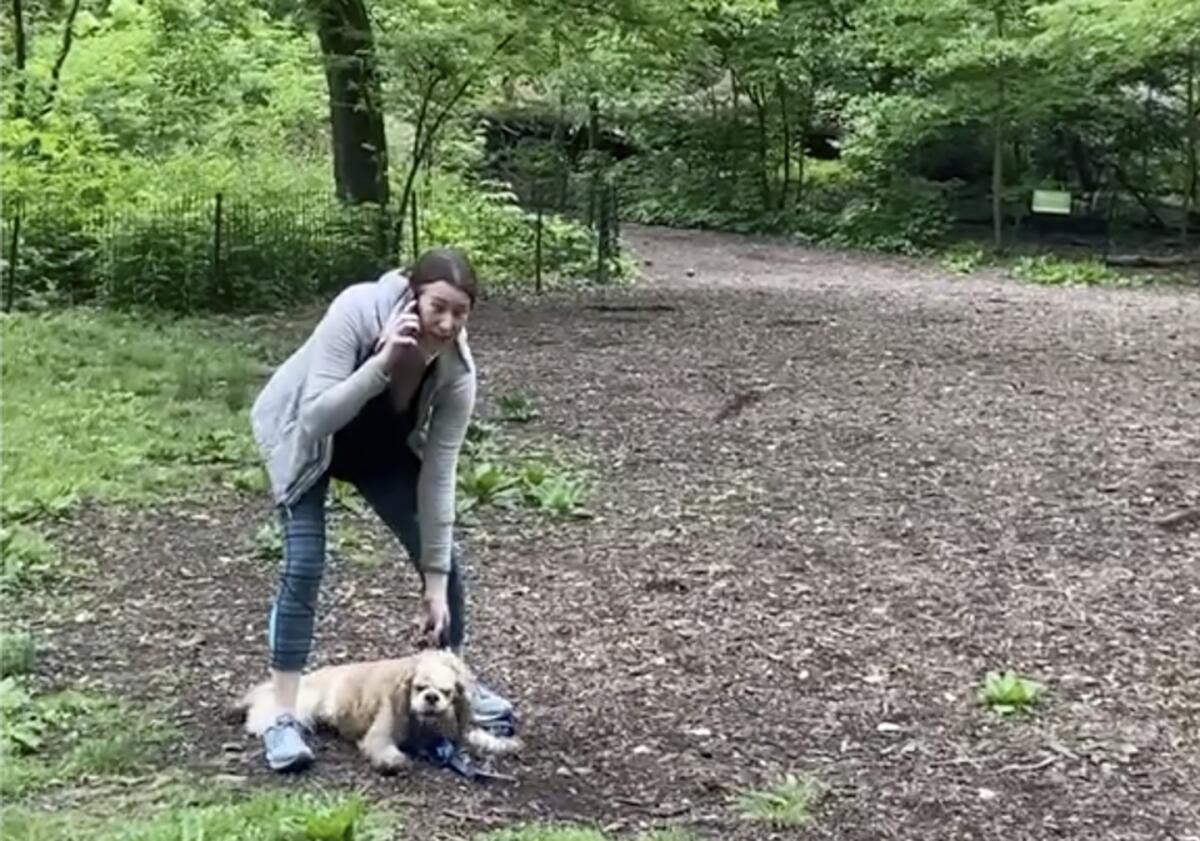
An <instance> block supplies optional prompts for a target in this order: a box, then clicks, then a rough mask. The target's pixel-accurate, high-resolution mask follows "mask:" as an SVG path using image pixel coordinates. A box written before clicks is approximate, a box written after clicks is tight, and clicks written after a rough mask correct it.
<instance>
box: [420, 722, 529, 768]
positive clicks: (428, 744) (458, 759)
mask: <svg viewBox="0 0 1200 841" xmlns="http://www.w3.org/2000/svg"><path fill="white" fill-rule="evenodd" d="M477 726H480V727H483V728H484V729H486V730H488V731H490V732H491V733H492V734H493V735H495V736H500V737H511V736H514V735H516V727H515V726H514V724H513V720H512V716H511V715H505V716H502V717H500V718H496V719H493V720H491V721H488V722H487V723H486V724H477ZM402 749H403V750H404V751H405V752H406V753H408V754H409V755H410V756H412V757H413V758H414V759H420V760H423V761H425V762H428V763H430V764H431V765H437V766H439V767H441V768H448V769H450V770H451V771H453V772H454V773H456V774H458V775H459V776H460V777H463V778H464V779H468V780H474V781H477V782H487V781H488V780H499V781H503V782H516V780H517V778H516V777H514V776H512V775H511V774H502V773H500V772H499V771H493V770H491V769H490V768H485V767H483V766H481V765H477V764H476V763H474V762H473V761H471V757H470V756H469V755H468V754H467V752H466V751H464V750H463V749H462V748H461V747H460V746H459V745H457V744H455V743H454V742H453V741H451V740H450V739H447V738H446V737H444V736H439V737H437V738H435V739H429V740H426V741H422V742H417V743H415V744H408V745H405V746H404V747H403V748H402Z"/></svg>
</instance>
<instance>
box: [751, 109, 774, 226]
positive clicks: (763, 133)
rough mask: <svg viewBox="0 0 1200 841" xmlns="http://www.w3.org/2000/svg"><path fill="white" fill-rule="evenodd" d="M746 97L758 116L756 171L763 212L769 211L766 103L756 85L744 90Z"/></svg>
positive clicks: (769, 188)
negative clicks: (757, 171) (759, 181)
mask: <svg viewBox="0 0 1200 841" xmlns="http://www.w3.org/2000/svg"><path fill="white" fill-rule="evenodd" d="M746 95H747V96H748V97H749V98H750V102H752V103H753V104H754V111H755V113H756V114H757V115H758V170H759V176H760V177H761V179H762V183H761V187H762V206H763V210H764V211H766V210H770V209H771V174H770V173H769V172H768V171H767V163H768V155H767V103H766V102H765V99H766V97H765V95H764V93H763V90H762V88H760V87H759V86H758V85H750V86H748V87H747V89H746Z"/></svg>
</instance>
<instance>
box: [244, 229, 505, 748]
mask: <svg viewBox="0 0 1200 841" xmlns="http://www.w3.org/2000/svg"><path fill="white" fill-rule="evenodd" d="M475 297H476V282H475V274H474V271H473V269H472V267H471V264H470V262H469V261H468V259H467V257H466V255H465V254H463V253H462V252H461V251H459V250H457V249H434V250H431V251H427V252H426V253H425V254H423V255H422V256H421V257H420V259H418V260H417V262H416V264H415V265H414V266H413V267H412V270H411V272H410V273H408V274H407V276H406V274H405V273H404V272H401V271H392V272H388V273H387V274H385V275H383V276H382V277H381V278H379V280H377V281H374V282H368V283H359V284H355V285H353V286H350V287H348V288H346V289H345V290H344V291H342V292H341V293H340V294H339V295H338V296H337V297H336V298H335V299H334V301H333V302H332V303H331V304H330V306H329V308H328V310H327V311H326V312H325V315H324V317H323V318H322V319H321V321H320V323H319V324H318V325H317V326H316V328H315V329H314V330H313V332H312V334H311V335H310V336H309V337H308V339H307V340H306V341H305V342H304V344H303V345H301V346H300V348H299V349H298V350H296V351H295V352H294V353H293V354H292V355H291V357H289V358H288V359H287V360H286V361H285V362H284V363H283V365H281V366H280V367H279V368H278V369H277V370H276V371H275V373H274V375H273V376H272V377H271V379H270V381H269V382H268V383H267V385H266V387H265V388H264V389H263V391H262V393H261V394H260V395H259V396H258V398H257V399H256V400H255V403H254V407H253V409H252V411H251V425H252V427H253V430H254V437H255V439H256V441H257V443H258V446H259V447H260V449H261V451H262V454H263V456H264V458H265V460H266V466H267V473H268V476H269V478H270V483H271V490H272V494H273V496H274V499H275V502H276V504H277V507H278V509H279V512H280V519H281V522H282V527H283V554H284V564H283V574H282V578H281V581H280V584H279V590H278V593H277V595H276V598H275V602H274V606H273V608H272V610H271V616H270V623H269V634H270V649H271V676H272V683H273V685H274V690H275V699H276V705H277V709H276V716H275V724H274V726H272V727H271V728H269V729H268V730H267V732H266V733H265V734H264V736H263V743H264V748H265V753H266V759H267V763H268V765H270V767H271V768H273V769H275V770H278V771H289V770H298V769H301V768H303V767H305V766H307V765H309V764H310V763H311V762H312V760H313V758H314V757H313V752H312V750H311V749H310V748H309V746H308V745H307V744H306V743H305V740H304V733H303V731H302V729H301V727H300V726H299V724H298V723H297V721H296V719H295V717H294V711H295V707H296V693H297V688H298V686H299V681H300V673H301V671H302V669H303V668H304V666H305V664H306V663H307V660H308V656H309V652H310V648H311V645H312V634H313V625H314V621H315V614H316V605H317V594H318V590H319V588H320V583H321V574H322V571H323V567H324V562H325V496H326V491H327V489H328V487H329V480H330V478H331V477H333V478H338V479H342V480H345V481H347V482H350V483H352V484H353V485H354V486H355V487H356V488H357V489H358V491H359V492H360V493H361V494H362V496H363V497H364V498H365V499H366V500H367V501H368V503H369V504H370V505H371V507H372V508H373V509H374V510H375V512H376V513H377V514H378V515H379V517H380V518H381V519H382V520H383V521H384V523H386V524H387V526H388V527H389V528H390V529H391V530H392V532H393V533H394V534H395V535H396V537H397V538H398V539H399V540H400V542H401V544H402V545H403V546H404V548H405V550H406V551H407V553H408V555H409V558H410V560H411V561H412V562H413V563H414V564H415V565H416V568H417V570H418V572H419V573H420V576H421V581H422V598H421V616H420V621H421V626H422V630H423V632H424V635H425V639H426V642H427V643H428V644H432V645H440V646H449V647H450V648H451V649H453V650H455V651H460V650H461V647H462V644H463V638H464V635H465V618H466V617H465V607H466V604H465V601H466V600H465V588H464V584H463V572H462V569H461V562H460V560H459V557H458V553H457V551H456V550H455V548H454V546H453V527H454V512H455V504H454V493H455V472H456V469H457V464H458V456H459V452H460V450H461V448H462V444H463V440H464V438H465V436H466V432H467V424H468V421H469V420H470V417H471V412H472V410H473V408H474V405H475V389H476V371H475V363H474V360H473V359H472V356H471V352H470V349H469V346H468V344H467V336H466V330H465V327H466V323H467V318H468V316H469V315H470V313H471V310H472V309H473V308H474V306H475ZM482 693H483V697H480V698H476V699H474V701H475V711H476V715H477V716H478V715H480V712H481V709H480V708H481V706H483V707H485V708H486V709H484V710H483V714H484V715H485V716H496V715H502V714H504V712H505V710H504V709H503V708H504V707H505V706H506V704H507V702H505V701H504V700H503V699H501V698H499V697H498V696H495V695H494V694H492V693H489V692H487V691H486V690H482Z"/></svg>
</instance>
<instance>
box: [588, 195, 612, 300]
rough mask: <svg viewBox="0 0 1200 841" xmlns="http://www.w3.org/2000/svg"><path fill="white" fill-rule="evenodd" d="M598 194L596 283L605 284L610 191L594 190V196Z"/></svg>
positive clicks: (606, 279) (606, 278) (606, 276)
mask: <svg viewBox="0 0 1200 841" xmlns="http://www.w3.org/2000/svg"><path fill="white" fill-rule="evenodd" d="M597 192H599V199H600V206H599V208H597V211H598V212H597V213H596V222H597V226H596V283H597V284H604V283H606V282H607V281H608V225H609V219H608V190H607V189H602V190H599V191H596V190H595V189H593V191H592V194H593V196H595V195H596V193H597Z"/></svg>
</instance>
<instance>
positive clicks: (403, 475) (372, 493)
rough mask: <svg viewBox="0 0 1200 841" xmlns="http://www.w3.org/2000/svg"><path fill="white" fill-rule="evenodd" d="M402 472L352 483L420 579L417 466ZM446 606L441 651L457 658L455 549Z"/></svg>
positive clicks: (459, 578)
mask: <svg viewBox="0 0 1200 841" xmlns="http://www.w3.org/2000/svg"><path fill="white" fill-rule="evenodd" d="M406 468H408V469H402V470H397V471H395V472H393V473H389V474H387V475H377V476H371V477H364V478H358V479H355V480H354V486H355V487H356V488H357V489H358V492H359V493H360V494H362V496H363V498H364V499H365V500H366V501H367V502H368V503H369V504H370V506H371V507H372V508H373V509H374V510H375V513H376V514H378V515H379V517H380V519H382V520H383V522H384V523H386V524H387V526H388V528H389V529H391V531H392V534H394V535H396V538H397V539H398V540H399V541H400V544H401V545H402V546H403V547H404V550H405V552H406V553H407V554H408V560H409V562H410V563H411V564H412V565H413V567H414V568H415V569H416V570H417V573H418V575H420V574H421V570H420V567H419V566H418V563H419V561H420V558H421V529H420V527H419V526H418V525H417V476H418V475H419V471H420V464H419V463H418V462H416V459H415V458H414V459H413V464H412V465H411V466H408V465H406ZM422 584H424V577H423V576H422ZM446 604H447V607H448V608H449V610H450V623H449V627H448V628H447V629H446V631H445V633H444V634H443V635H442V639H441V647H443V648H449V649H451V650H452V651H454V652H455V653H458V654H461V653H462V649H463V645H464V644H465V642H466V636H467V586H466V577H465V575H464V570H463V564H462V558H461V556H460V554H459V551H458V547H457V546H454V547H453V548H452V549H451V552H450V574H449V576H448V578H447V581H446Z"/></svg>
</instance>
